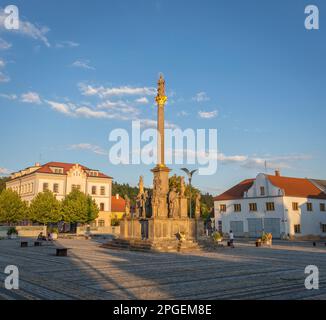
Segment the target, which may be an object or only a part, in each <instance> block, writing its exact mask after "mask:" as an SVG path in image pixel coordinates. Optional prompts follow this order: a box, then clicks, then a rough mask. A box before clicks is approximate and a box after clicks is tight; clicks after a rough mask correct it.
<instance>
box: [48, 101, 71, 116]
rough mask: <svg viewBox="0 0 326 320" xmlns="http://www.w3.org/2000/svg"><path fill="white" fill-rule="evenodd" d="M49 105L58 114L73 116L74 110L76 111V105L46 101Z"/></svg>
mask: <svg viewBox="0 0 326 320" xmlns="http://www.w3.org/2000/svg"><path fill="white" fill-rule="evenodd" d="M45 102H46V103H47V104H49V105H50V106H51V108H52V109H53V110H55V111H57V112H60V113H63V114H65V115H67V116H73V115H74V114H73V112H72V110H73V109H74V105H72V104H69V103H60V102H55V101H49V100H45Z"/></svg>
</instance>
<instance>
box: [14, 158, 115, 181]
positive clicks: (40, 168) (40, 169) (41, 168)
mask: <svg viewBox="0 0 326 320" xmlns="http://www.w3.org/2000/svg"><path fill="white" fill-rule="evenodd" d="M75 165H76V163H65V162H54V161H53V162H48V163H46V164H43V165H40V164H37V165H36V166H35V167H34V168H35V170H33V171H31V172H28V173H25V174H22V175H19V176H17V177H14V178H12V180H15V179H16V178H20V177H23V176H27V175H30V174H33V173H35V172H37V173H50V174H58V173H54V172H53V170H51V168H53V167H55V168H62V169H63V174H65V175H66V174H67V172H68V171H69V170H70V169H71V168H72V167H73V166H75ZM78 165H79V166H80V167H81V168H82V169H83V170H85V172H86V174H87V176H88V177H94V176H92V175H91V174H90V173H89V172H88V171H97V172H98V176H96V178H108V179H112V177H109V176H107V175H106V174H104V173H102V172H100V171H98V170H94V169H89V168H87V167H85V166H83V165H80V164H78ZM26 169H27V168H26ZM26 169H24V170H26ZM24 170H22V171H24ZM22 171H21V172H22Z"/></svg>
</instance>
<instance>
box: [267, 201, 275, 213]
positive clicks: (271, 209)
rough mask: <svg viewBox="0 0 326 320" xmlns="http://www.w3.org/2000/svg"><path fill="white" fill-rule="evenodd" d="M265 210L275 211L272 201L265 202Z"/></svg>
mask: <svg viewBox="0 0 326 320" xmlns="http://www.w3.org/2000/svg"><path fill="white" fill-rule="evenodd" d="M266 211H275V205H274V202H266Z"/></svg>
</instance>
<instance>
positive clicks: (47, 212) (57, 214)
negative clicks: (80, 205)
mask: <svg viewBox="0 0 326 320" xmlns="http://www.w3.org/2000/svg"><path fill="white" fill-rule="evenodd" d="M29 211H30V219H31V220H33V221H36V222H39V223H42V224H48V223H57V222H59V221H61V220H62V210H61V203H60V201H58V200H57V198H56V197H55V195H54V194H53V193H52V192H51V191H45V192H40V193H38V194H37V196H36V197H35V198H34V199H33V200H32V202H31V205H30V207H29Z"/></svg>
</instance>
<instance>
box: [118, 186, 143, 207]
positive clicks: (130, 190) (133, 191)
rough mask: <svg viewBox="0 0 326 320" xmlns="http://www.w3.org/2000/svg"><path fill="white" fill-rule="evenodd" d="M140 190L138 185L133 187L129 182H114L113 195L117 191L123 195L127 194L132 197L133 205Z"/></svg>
mask: <svg viewBox="0 0 326 320" xmlns="http://www.w3.org/2000/svg"><path fill="white" fill-rule="evenodd" d="M145 190H146V188H145ZM138 191H139V189H138V187H131V186H130V185H129V184H128V183H127V184H125V183H123V184H120V183H118V182H113V183H112V195H115V194H117V193H118V194H119V195H120V196H122V197H124V196H125V195H127V196H128V197H129V199H130V203H131V205H132V206H134V205H135V199H136V197H137V194H138Z"/></svg>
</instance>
